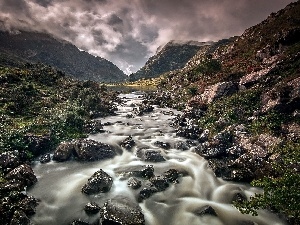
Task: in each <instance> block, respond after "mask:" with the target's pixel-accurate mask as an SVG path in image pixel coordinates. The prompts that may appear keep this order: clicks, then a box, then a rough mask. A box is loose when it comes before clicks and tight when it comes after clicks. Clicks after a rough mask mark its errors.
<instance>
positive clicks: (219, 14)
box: [0, 0, 291, 73]
mask: <svg viewBox="0 0 300 225" xmlns="http://www.w3.org/2000/svg"><path fill="white" fill-rule="evenodd" d="M290 2H291V1H290V0H274V1H272V2H271V1H268V0H253V1H248V0H240V1H234V0H222V1H219V0H203V1H194V0H160V1H152V0H122V1H120V0H9V1H6V0H0V8H1V12H0V29H1V30H9V31H15V30H18V29H20V30H33V31H41V32H47V33H50V34H52V35H54V36H56V37H59V38H62V39H66V40H68V41H70V42H72V43H73V44H74V45H76V46H77V47H78V48H80V49H83V50H85V51H88V52H89V53H91V54H94V55H97V56H101V57H104V58H107V59H109V60H110V61H112V62H114V63H115V64H116V65H118V66H119V67H120V68H121V69H122V70H123V71H125V72H126V73H131V72H135V71H136V70H138V69H139V67H141V66H142V65H143V64H144V63H145V61H146V60H147V58H148V57H149V56H150V55H153V54H154V53H155V52H156V50H157V48H158V46H161V45H164V44H166V43H168V42H169V41H170V40H173V39H175V40H179V41H186V40H195V41H210V40H212V41H215V40H218V39H221V38H226V37H230V36H233V35H240V34H241V33H242V32H243V31H244V30H245V29H246V28H248V27H249V26H252V25H255V24H256V23H258V22H260V21H261V20H263V19H265V18H266V17H267V16H268V15H269V14H270V13H271V12H274V11H277V10H279V9H281V8H283V7H284V6H285V5H287V4H288V3H290Z"/></svg>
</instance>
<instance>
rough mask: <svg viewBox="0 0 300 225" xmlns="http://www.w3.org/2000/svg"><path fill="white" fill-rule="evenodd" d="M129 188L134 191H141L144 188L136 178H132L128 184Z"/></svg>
mask: <svg viewBox="0 0 300 225" xmlns="http://www.w3.org/2000/svg"><path fill="white" fill-rule="evenodd" d="M127 186H128V187H131V188H132V189H139V188H140V187H141V186H142V182H141V181H140V180H139V179H137V178H135V177H130V178H129V180H128V182H127Z"/></svg>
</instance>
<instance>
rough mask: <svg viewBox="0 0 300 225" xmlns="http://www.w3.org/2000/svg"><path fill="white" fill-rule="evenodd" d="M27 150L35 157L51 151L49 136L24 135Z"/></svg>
mask: <svg viewBox="0 0 300 225" xmlns="http://www.w3.org/2000/svg"><path fill="white" fill-rule="evenodd" d="M24 139H25V143H26V144H28V149H29V151H30V152H32V153H33V154H34V155H35V156H38V155H41V154H44V153H46V152H48V151H49V150H50V149H51V140H50V136H49V135H36V134H26V135H25V136H24Z"/></svg>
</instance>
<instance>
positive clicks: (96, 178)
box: [81, 169, 113, 195]
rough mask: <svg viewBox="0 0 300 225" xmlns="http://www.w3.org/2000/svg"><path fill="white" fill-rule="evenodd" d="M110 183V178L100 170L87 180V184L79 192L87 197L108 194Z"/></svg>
mask: <svg viewBox="0 0 300 225" xmlns="http://www.w3.org/2000/svg"><path fill="white" fill-rule="evenodd" d="M112 183H113V179H112V177H111V176H109V175H108V174H107V173H105V172H104V171H103V170H102V169H100V170H98V171H97V172H95V173H94V174H93V175H92V176H91V177H90V178H89V179H88V182H87V183H86V184H85V185H84V186H83V187H82V189H81V191H82V192H83V193H85V194H87V195H92V194H98V193H99V192H108V191H109V190H110V188H111V186H112Z"/></svg>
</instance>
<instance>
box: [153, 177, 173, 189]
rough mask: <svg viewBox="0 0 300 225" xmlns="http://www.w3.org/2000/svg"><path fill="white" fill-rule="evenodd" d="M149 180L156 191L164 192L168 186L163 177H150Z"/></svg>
mask: <svg viewBox="0 0 300 225" xmlns="http://www.w3.org/2000/svg"><path fill="white" fill-rule="evenodd" d="M149 180H150V182H151V183H152V184H153V186H154V187H155V188H156V189H157V191H164V190H166V189H167V188H168V187H169V186H170V184H169V182H168V180H167V179H166V178H165V177H164V176H155V177H151V178H150V179H149Z"/></svg>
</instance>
